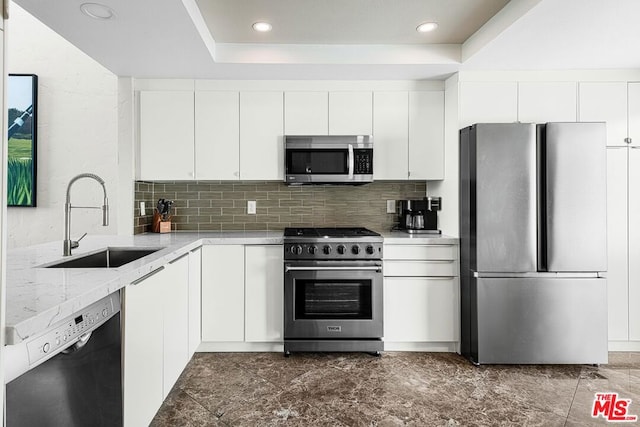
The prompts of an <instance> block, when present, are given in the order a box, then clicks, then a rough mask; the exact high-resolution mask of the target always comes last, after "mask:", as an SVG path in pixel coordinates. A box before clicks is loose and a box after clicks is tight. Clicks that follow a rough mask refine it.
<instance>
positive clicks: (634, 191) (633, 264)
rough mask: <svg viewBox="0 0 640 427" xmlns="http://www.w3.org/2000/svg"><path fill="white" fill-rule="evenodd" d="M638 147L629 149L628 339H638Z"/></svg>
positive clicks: (639, 268)
mask: <svg viewBox="0 0 640 427" xmlns="http://www.w3.org/2000/svg"><path fill="white" fill-rule="evenodd" d="M638 218H640V148H636V147H633V148H631V149H629V340H631V341H640V310H638V301H640V224H638Z"/></svg>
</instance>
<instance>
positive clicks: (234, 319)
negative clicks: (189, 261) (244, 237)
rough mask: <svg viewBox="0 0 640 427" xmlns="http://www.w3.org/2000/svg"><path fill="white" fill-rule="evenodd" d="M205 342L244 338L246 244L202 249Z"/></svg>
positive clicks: (230, 340) (203, 334) (241, 339)
mask: <svg viewBox="0 0 640 427" xmlns="http://www.w3.org/2000/svg"><path fill="white" fill-rule="evenodd" d="M202 341H223V342H239V341H244V245H213V246H203V248H202Z"/></svg>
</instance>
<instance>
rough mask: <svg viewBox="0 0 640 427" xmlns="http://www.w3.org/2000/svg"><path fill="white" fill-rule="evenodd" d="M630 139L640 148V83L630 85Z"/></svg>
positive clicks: (632, 143)
mask: <svg viewBox="0 0 640 427" xmlns="http://www.w3.org/2000/svg"><path fill="white" fill-rule="evenodd" d="M628 89H629V137H630V138H631V145H632V146H634V147H640V83H629V88H628Z"/></svg>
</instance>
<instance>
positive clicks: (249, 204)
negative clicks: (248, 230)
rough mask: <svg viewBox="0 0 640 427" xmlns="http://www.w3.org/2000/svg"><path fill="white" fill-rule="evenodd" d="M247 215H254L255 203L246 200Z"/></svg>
mask: <svg viewBox="0 0 640 427" xmlns="http://www.w3.org/2000/svg"><path fill="white" fill-rule="evenodd" d="M247 213H248V214H249V215H255V214H256V201H255V200H248V201H247Z"/></svg>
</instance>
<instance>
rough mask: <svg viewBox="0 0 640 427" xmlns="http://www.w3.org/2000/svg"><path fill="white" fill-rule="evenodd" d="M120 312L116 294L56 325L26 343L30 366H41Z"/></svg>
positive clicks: (118, 297) (118, 299)
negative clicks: (40, 364)
mask: <svg viewBox="0 0 640 427" xmlns="http://www.w3.org/2000/svg"><path fill="white" fill-rule="evenodd" d="M119 311H120V296H119V293H118V292H115V293H113V294H111V295H109V296H107V297H105V298H103V299H101V300H100V301H97V302H95V303H93V304H91V305H90V306H88V307H86V308H85V309H84V310H82V311H79V312H77V313H75V314H74V315H72V316H70V317H68V318H66V319H65V320H63V321H62V322H58V323H56V324H55V325H54V326H53V328H51V329H48V330H47V331H46V332H44V333H43V334H42V335H40V336H37V337H35V338H33V339H32V340H31V341H29V342H27V343H26V344H27V352H28V354H29V365H30V366H33V365H35V364H39V363H41V362H43V361H44V360H46V359H48V358H50V357H52V356H53V355H54V354H56V353H59V352H60V350H63V349H65V348H67V347H69V346H70V345H71V344H74V343H76V342H77V341H78V340H79V338H80V337H82V336H83V335H85V334H87V333H88V332H91V331H93V330H94V329H96V328H98V327H99V326H100V325H102V324H103V323H105V322H106V321H107V320H109V319H110V318H111V317H113V315H114V314H116V313H118V312H119Z"/></svg>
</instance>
